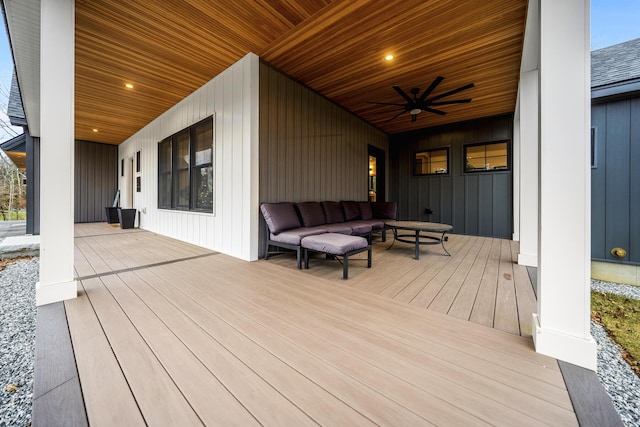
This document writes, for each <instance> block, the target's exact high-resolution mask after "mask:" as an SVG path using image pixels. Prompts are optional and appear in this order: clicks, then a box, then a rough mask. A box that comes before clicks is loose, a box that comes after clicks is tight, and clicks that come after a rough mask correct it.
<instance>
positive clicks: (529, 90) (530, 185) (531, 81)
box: [518, 69, 539, 267]
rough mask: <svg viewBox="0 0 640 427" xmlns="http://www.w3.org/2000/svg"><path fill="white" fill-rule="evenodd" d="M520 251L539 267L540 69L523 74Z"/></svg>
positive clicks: (527, 262) (524, 260) (522, 257)
mask: <svg viewBox="0 0 640 427" xmlns="http://www.w3.org/2000/svg"><path fill="white" fill-rule="evenodd" d="M519 88H520V90H519V92H518V94H519V95H520V98H519V99H520V252H519V253H518V264H521V265H528V266H531V267H537V266H538V140H539V138H538V126H539V120H538V70H537V69H536V70H531V71H527V72H522V73H520V86H519Z"/></svg>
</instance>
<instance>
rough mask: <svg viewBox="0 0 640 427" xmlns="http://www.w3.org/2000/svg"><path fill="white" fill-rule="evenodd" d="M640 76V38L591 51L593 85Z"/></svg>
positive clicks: (602, 84)
mask: <svg viewBox="0 0 640 427" xmlns="http://www.w3.org/2000/svg"><path fill="white" fill-rule="evenodd" d="M637 78H640V39H635V40H629V41H627V42H624V43H620V44H616V45H613V46H609V47H605V48H602V49H598V50H594V51H593V52H591V87H592V88H594V87H598V86H604V85H608V84H611V83H618V82H623V81H627V80H632V79H637Z"/></svg>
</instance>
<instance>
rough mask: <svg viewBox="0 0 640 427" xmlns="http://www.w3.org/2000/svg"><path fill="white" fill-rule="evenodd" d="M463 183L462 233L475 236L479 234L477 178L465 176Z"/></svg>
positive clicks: (475, 176)
mask: <svg viewBox="0 0 640 427" xmlns="http://www.w3.org/2000/svg"><path fill="white" fill-rule="evenodd" d="M464 181H465V186H464V194H465V200H464V213H465V214H464V233H465V234H474V235H477V234H478V233H479V232H480V230H479V227H478V223H479V218H478V197H479V194H478V191H479V180H478V176H477V175H467V176H465V177H464Z"/></svg>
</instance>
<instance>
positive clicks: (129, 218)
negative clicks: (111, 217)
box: [118, 209, 138, 228]
mask: <svg viewBox="0 0 640 427" xmlns="http://www.w3.org/2000/svg"><path fill="white" fill-rule="evenodd" d="M137 212H138V211H137V210H136V209H118V215H119V216H120V228H133V227H134V226H135V223H136V213H137Z"/></svg>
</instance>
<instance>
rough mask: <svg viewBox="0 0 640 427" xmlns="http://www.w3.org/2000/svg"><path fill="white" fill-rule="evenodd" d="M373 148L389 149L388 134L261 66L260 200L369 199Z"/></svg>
mask: <svg viewBox="0 0 640 427" xmlns="http://www.w3.org/2000/svg"><path fill="white" fill-rule="evenodd" d="M368 144H371V145H373V146H376V147H378V148H380V149H382V150H385V151H388V137H387V135H386V134H385V133H384V132H382V131H380V130H378V129H376V128H375V127H373V126H371V125H369V124H367V123H365V122H364V121H362V120H360V119H359V118H357V117H356V116H354V115H353V114H351V113H349V112H348V111H346V110H344V109H342V108H341V107H339V106H338V105H336V104H334V103H332V102H331V101H329V100H327V99H326V98H324V97H322V96H320V95H318V94H317V93H315V92H313V91H312V90H310V89H308V88H306V87H304V86H302V85H301V84H299V83H296V82H295V81H294V80H292V79H291V78H289V77H288V76H286V75H285V74H283V73H281V72H279V71H277V70H275V69H273V68H272V67H271V66H269V65H267V64H264V63H261V64H260V202H280V201H290V202H296V201H308V200H317V201H323V200H336V201H339V200H367V197H368V172H369V163H368V151H367V146H368ZM387 158H388V156H387ZM387 185H388V184H387ZM262 221H263V220H262V219H261V223H262ZM263 232H264V229H263V227H260V233H261V236H262V237H261V241H264V240H262V239H263V238H264V236H263V235H262V233H263ZM262 251H263V247H262V245H260V254H261V256H262V255H263V252H262Z"/></svg>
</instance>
